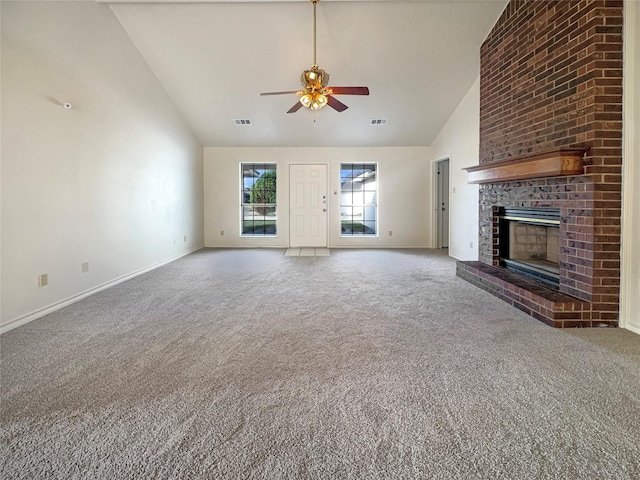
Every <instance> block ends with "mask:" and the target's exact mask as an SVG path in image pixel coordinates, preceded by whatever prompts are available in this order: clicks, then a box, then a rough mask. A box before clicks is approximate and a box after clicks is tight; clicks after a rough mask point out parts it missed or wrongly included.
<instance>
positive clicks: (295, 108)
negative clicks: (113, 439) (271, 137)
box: [287, 102, 302, 113]
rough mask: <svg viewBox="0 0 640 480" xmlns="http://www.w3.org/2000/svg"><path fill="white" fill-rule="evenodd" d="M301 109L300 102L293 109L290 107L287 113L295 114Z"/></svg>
mask: <svg viewBox="0 0 640 480" xmlns="http://www.w3.org/2000/svg"><path fill="white" fill-rule="evenodd" d="M301 108H302V104H301V103H300V102H298V103H296V104H295V105H294V106H293V107H291V108H290V109H289V110H287V113H296V112H297V111H298V110H300V109H301Z"/></svg>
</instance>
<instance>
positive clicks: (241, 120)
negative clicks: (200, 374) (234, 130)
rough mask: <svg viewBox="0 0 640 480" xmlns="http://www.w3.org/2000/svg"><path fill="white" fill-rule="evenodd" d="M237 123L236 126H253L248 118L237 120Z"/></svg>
mask: <svg viewBox="0 0 640 480" xmlns="http://www.w3.org/2000/svg"><path fill="white" fill-rule="evenodd" d="M235 122H236V125H251V120H249V119H248V118H242V119H240V118H236V120H235Z"/></svg>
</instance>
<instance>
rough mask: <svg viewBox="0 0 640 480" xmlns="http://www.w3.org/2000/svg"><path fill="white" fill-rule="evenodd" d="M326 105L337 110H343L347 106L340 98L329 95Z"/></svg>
mask: <svg viewBox="0 0 640 480" xmlns="http://www.w3.org/2000/svg"><path fill="white" fill-rule="evenodd" d="M327 105H329V106H330V107H331V108H333V109H334V110H337V111H338V112H344V111H345V110H346V109H347V108H349V107H347V106H346V105H345V104H344V103H342V102H341V101H340V100H338V99H337V98H335V97H332V96H331V95H327Z"/></svg>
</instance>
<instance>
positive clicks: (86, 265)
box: [82, 262, 89, 273]
mask: <svg viewBox="0 0 640 480" xmlns="http://www.w3.org/2000/svg"><path fill="white" fill-rule="evenodd" d="M88 271H89V262H82V273H87V272H88Z"/></svg>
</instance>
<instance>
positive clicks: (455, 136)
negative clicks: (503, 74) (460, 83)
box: [430, 77, 480, 260]
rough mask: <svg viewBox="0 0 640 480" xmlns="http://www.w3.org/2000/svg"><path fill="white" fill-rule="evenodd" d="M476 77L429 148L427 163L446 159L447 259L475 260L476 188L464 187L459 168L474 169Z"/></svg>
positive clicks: (477, 138) (477, 123) (477, 127)
mask: <svg viewBox="0 0 640 480" xmlns="http://www.w3.org/2000/svg"><path fill="white" fill-rule="evenodd" d="M479 148H480V77H478V79H477V80H476V81H475V83H474V84H473V85H472V86H471V88H470V89H469V91H468V92H467V94H466V95H465V97H464V98H463V99H462V101H461V102H460V104H459V105H458V107H457V108H456V110H455V112H453V115H451V117H450V118H449V120H448V121H447V123H446V124H445V126H444V127H443V128H442V130H441V131H440V133H438V135H437V137H436V138H435V140H434V141H433V143H432V144H431V151H430V154H431V155H430V161H431V162H437V161H439V160H442V159H443V158H449V173H450V176H449V255H450V256H452V257H454V258H457V259H458V260H477V259H478V222H479V218H478V202H479V195H478V185H469V184H468V183H467V177H468V174H467V172H466V171H465V170H463V168H466V167H471V166H473V165H478V163H479V159H478V152H479Z"/></svg>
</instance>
